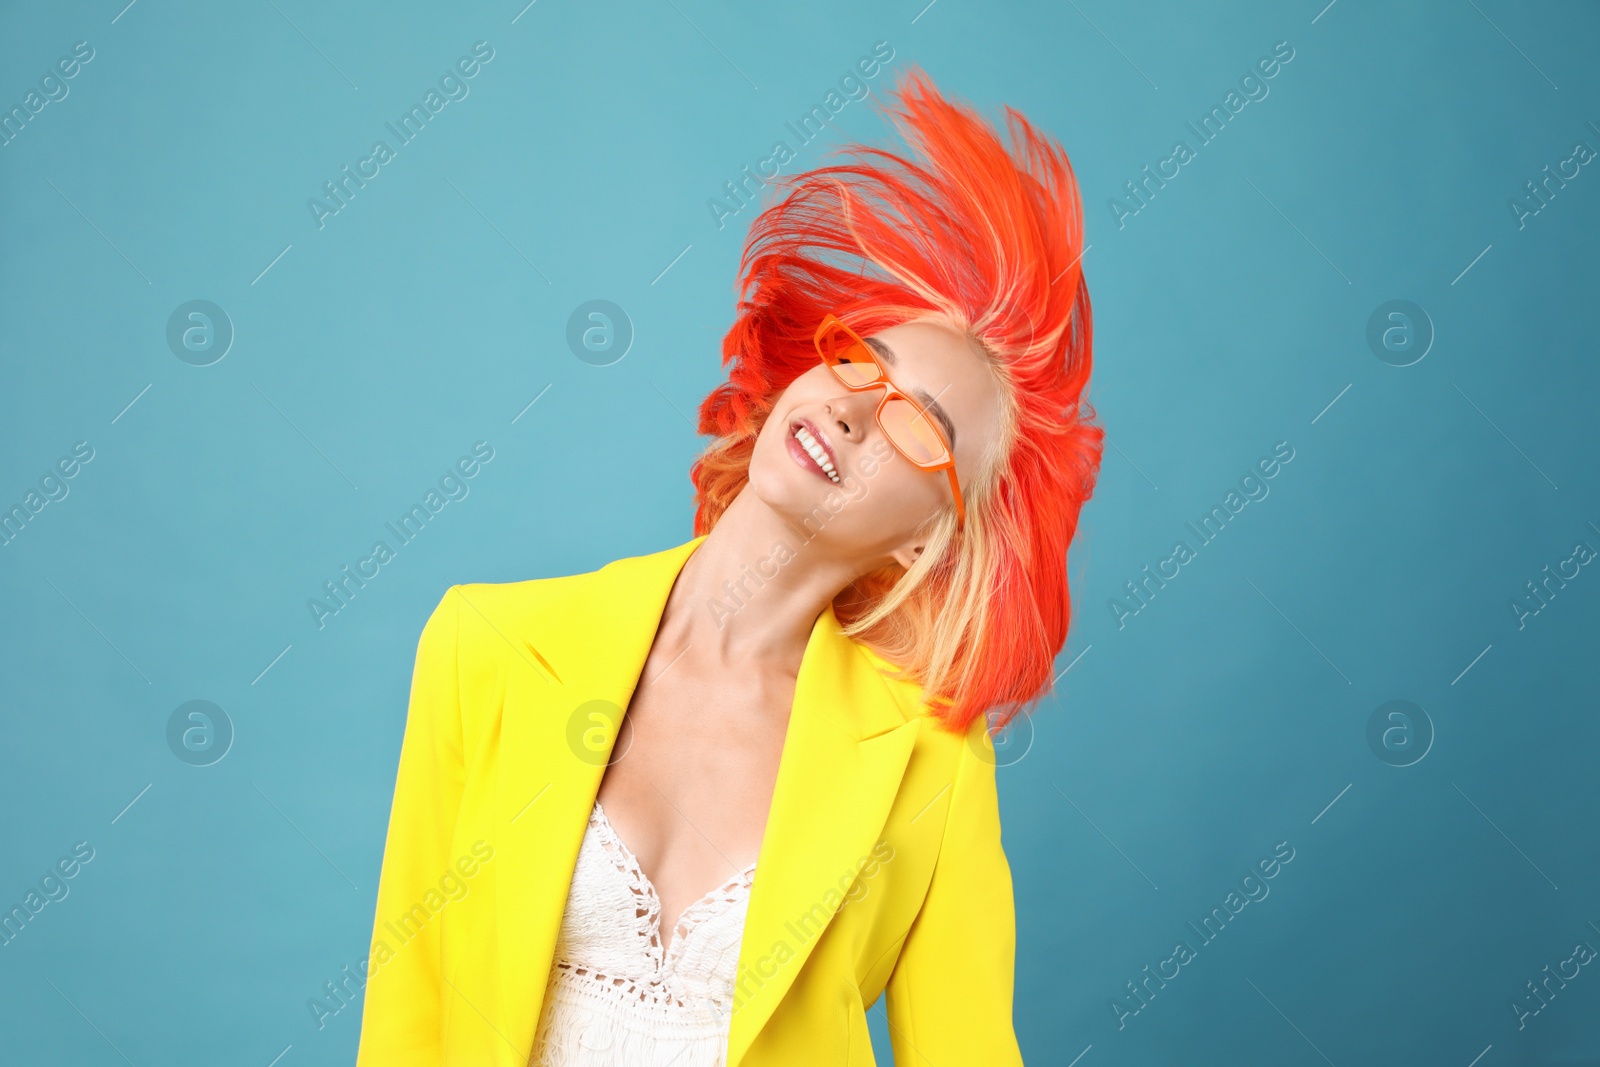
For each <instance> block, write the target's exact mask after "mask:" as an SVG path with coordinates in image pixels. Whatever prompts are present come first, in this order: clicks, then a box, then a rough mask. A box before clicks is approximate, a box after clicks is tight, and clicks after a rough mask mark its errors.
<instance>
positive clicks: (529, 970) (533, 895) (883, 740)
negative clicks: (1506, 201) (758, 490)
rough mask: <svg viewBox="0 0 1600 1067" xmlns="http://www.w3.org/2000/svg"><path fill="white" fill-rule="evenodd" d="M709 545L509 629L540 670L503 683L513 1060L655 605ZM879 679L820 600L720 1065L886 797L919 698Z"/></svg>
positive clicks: (752, 1027)
mask: <svg viewBox="0 0 1600 1067" xmlns="http://www.w3.org/2000/svg"><path fill="white" fill-rule="evenodd" d="M704 539H705V535H701V536H698V537H695V538H693V539H691V540H689V541H686V542H684V543H683V544H681V545H678V546H677V547H675V548H669V549H666V550H664V551H660V552H655V553H651V554H648V555H642V556H634V557H629V558H626V559H621V560H617V561H616V562H614V563H611V564H608V565H607V566H605V567H602V568H601V569H599V570H598V571H594V572H591V573H589V574H584V575H579V576H575V577H573V578H569V579H558V581H563V582H565V583H566V585H565V587H564V591H565V593H566V594H567V595H561V596H557V597H555V598H554V599H555V600H557V601H559V604H548V603H544V602H541V603H540V604H539V609H538V611H537V613H536V614H534V615H532V616H531V617H528V618H527V619H525V620H524V621H523V623H522V625H521V626H520V627H518V629H519V630H520V631H521V633H520V637H521V640H522V641H523V644H524V647H525V648H526V649H527V650H528V651H530V652H532V653H533V657H534V658H529V657H528V656H526V655H524V656H521V659H522V661H523V662H524V663H526V664H527V665H528V666H529V667H534V665H535V661H536V660H537V664H538V666H537V667H536V668H535V669H529V670H523V669H520V668H514V669H513V670H512V671H510V672H508V677H507V680H506V693H505V707H504V712H503V717H502V720H501V738H500V759H499V768H500V770H499V781H498V783H497V786H496V802H495V803H496V831H497V832H496V839H497V840H498V841H500V842H501V843H502V851H501V853H500V855H498V856H497V859H499V860H500V861H501V864H502V866H501V867H500V874H499V875H498V876H497V878H496V883H497V887H496V895H497V899H496V914H497V923H498V925H499V937H498V944H497V950H498V954H499V960H500V988H501V997H500V1005H499V1007H500V1009H501V1010H500V1019H501V1026H500V1029H501V1030H502V1036H504V1037H505V1038H506V1039H507V1040H506V1043H505V1045H506V1046H510V1048H511V1049H514V1050H515V1053H516V1054H518V1055H521V1056H522V1057H523V1060H522V1061H521V1063H525V1062H526V1056H527V1052H528V1049H529V1046H530V1045H531V1043H532V1040H533V1036H534V1031H535V1028H536V1026H537V1023H538V1014H539V1010H540V1008H541V1006H542V999H543V995H544V989H545V981H546V979H547V977H548V974H549V970H550V966H551V963H552V959H553V955H554V950H555V943H556V938H557V935H558V934H559V932H560V925H561V918H562V913H563V910H564V908H565V906H566V898H567V892H568V889H569V887H570V885H571V880H572V873H573V870H574V868H575V866H576V862H577V853H578V848H579V846H580V845H581V843H582V840H583V833H584V830H585V828H586V826H587V823H588V815H589V812H590V810H591V809H592V807H593V806H594V800H595V796H596V794H597V793H598V792H599V788H600V781H601V778H602V777H603V775H604V772H605V767H606V763H607V760H608V759H609V758H610V755H611V751H612V746H613V744H614V743H615V741H616V736H617V730H618V726H619V725H620V722H621V718H622V714H623V709H626V707H627V706H628V702H629V699H630V698H631V696H632V694H633V691H634V689H635V687H636V686H637V685H638V682H639V678H640V675H641V673H642V671H643V669H644V663H645V659H646V657H647V655H648V653H649V651H650V647H651V645H652V644H653V643H654V641H655V635H656V631H657V629H658V628H659V626H660V621H661V614H662V612H663V611H664V610H665V607H666V601H667V596H668V594H669V593H670V592H671V590H672V586H673V584H674V582H675V581H676V580H677V577H678V573H679V572H680V571H681V570H682V568H683V564H684V562H685V561H686V560H687V559H688V558H689V556H690V555H691V554H692V553H693V552H694V550H695V549H696V548H697V547H699V545H700V542H701V541H703V540H704ZM503 636H505V637H506V638H507V640H508V641H511V642H512V643H513V644H515V643H516V640H517V637H518V635H516V634H512V633H503ZM517 651H518V652H519V653H520V652H522V649H518V650H517ZM880 666H882V667H885V668H886V667H887V666H888V664H887V663H886V662H885V661H884V660H882V659H881V658H879V657H878V656H876V655H875V654H874V653H872V652H870V651H869V650H868V649H866V648H865V647H864V646H862V645H859V644H857V643H856V642H855V641H852V640H851V639H850V638H848V637H846V636H845V635H844V633H843V632H842V630H841V629H840V624H839V620H838V618H837V617H836V616H835V614H834V611H833V607H832V605H831V604H830V605H829V606H828V607H827V608H826V610H824V611H823V612H822V614H821V615H819V616H818V617H817V620H816V623H815V624H814V626H813V627H812V631H811V637H810V639H809V640H808V642H807V644H806V648H805V652H804V655H803V657H802V659H801V662H800V669H799V674H798V677H797V680H796V684H795V694H794V705H793V709H792V711H791V713H790V717H789V724H788V727H787V732H786V734H785V738H784V747H783V753H782V756H781V758H780V760H779V765H778V777H777V782H776V785H775V787H774V792H773V797H772V806H771V810H770V812H769V815H768V819H767V827H766V830H765V833H764V836H763V837H762V842H761V850H760V852H759V854H758V856H757V860H756V873H755V879H754V882H753V884H752V887H751V893H750V901H749V907H748V909H747V912H746V917H745V928H744V935H743V939H742V941H741V942H740V950H739V963H738V971H737V977H736V979H735V1001H734V1010H733V1017H732V1020H731V1024H730V1030H729V1037H728V1046H729V1047H728V1060H727V1062H728V1067H739V1064H740V1063H741V1061H742V1060H743V1059H744V1057H745V1055H746V1053H747V1052H748V1051H749V1049H750V1046H751V1044H752V1043H753V1042H754V1041H755V1039H756V1037H757V1035H758V1034H759V1032H760V1031H761V1028H762V1026H763V1025H765V1023H766V1022H767V1020H768V1019H769V1018H770V1017H771V1016H772V1013H773V1011H774V1010H775V1009H776V1008H777V1006H778V1004H779V1002H780V1001H781V1000H782V999H783V997H784V994H785V993H786V992H787V991H788V989H789V987H790V986H791V985H792V984H793V983H794V981H795V977H796V975H797V973H798V972H799V971H800V969H801V967H802V966H803V965H804V964H805V962H806V960H807V959H808V958H809V957H810V954H811V951H812V949H813V947H814V946H815V945H816V943H817V940H818V938H819V936H820V935H821V933H822V931H823V929H825V928H826V926H827V924H828V922H829V921H831V919H832V918H833V916H834V914H835V913H836V912H837V910H838V906H839V904H840V903H841V901H842V898H841V892H842V891H843V890H847V889H848V888H849V885H850V883H851V882H852V881H853V880H854V878H855V875H856V872H857V871H858V870H859V868H860V865H861V863H862V862H864V861H865V860H866V859H867V858H868V856H869V854H870V853H871V851H872V849H873V847H874V845H875V844H876V842H877V839H878V835H879V832H880V831H881V830H882V828H883V825H884V822H885V820H886V819H887V817H888V813H889V808H890V806H891V804H892V803H893V801H894V798H895V795H896V793H897V792H898V790H899V786H900V780H901V777H902V775H903V774H904V772H905V768H906V764H907V762H908V760H909V758H910V755H911V750H912V746H913V744H914V743H915V741H916V737H917V733H918V730H919V728H920V722H921V720H922V718H923V716H922V715H921V714H920V711H921V708H920V702H919V701H918V699H917V697H916V696H915V693H914V689H915V687H914V686H911V685H909V684H908V683H905V682H898V681H894V680H891V679H886V678H884V677H883V675H882V674H880V673H879V667H880ZM501 878H503V879H504V881H503V882H502V881H501V880H500V879H501ZM848 977H850V980H853V976H848ZM502 1049H503V1050H504V1051H508V1053H509V1051H510V1050H509V1049H506V1048H505V1046H502ZM508 1062H511V1061H510V1060H508ZM519 1067H520V1064H519Z"/></svg>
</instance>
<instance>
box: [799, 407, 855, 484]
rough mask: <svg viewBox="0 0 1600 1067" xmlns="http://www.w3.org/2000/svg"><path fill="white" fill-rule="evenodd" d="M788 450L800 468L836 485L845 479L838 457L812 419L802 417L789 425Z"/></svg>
mask: <svg viewBox="0 0 1600 1067" xmlns="http://www.w3.org/2000/svg"><path fill="white" fill-rule="evenodd" d="M788 448H789V455H791V456H793V457H794V461H795V462H796V463H798V464H800V466H802V467H804V468H805V469H806V470H808V471H812V472H814V473H815V474H816V475H817V476H818V477H819V478H826V479H827V480H828V481H830V482H832V483H833V484H834V485H839V484H841V482H842V480H843V479H842V478H841V477H840V475H839V464H838V457H836V456H835V455H834V452H833V448H832V447H831V446H830V445H829V443H828V439H827V437H826V436H824V435H823V433H822V431H821V430H819V429H817V426H816V424H815V423H813V422H812V421H811V420H810V419H808V418H805V417H804V416H802V417H800V418H798V419H795V420H794V421H793V422H791V423H790V424H789V444H788Z"/></svg>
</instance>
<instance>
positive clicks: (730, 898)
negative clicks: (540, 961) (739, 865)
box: [555, 800, 756, 1011]
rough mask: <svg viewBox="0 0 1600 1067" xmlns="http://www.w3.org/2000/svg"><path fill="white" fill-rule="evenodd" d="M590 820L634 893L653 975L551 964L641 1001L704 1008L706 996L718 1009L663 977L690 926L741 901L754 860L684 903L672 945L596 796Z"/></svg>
mask: <svg viewBox="0 0 1600 1067" xmlns="http://www.w3.org/2000/svg"><path fill="white" fill-rule="evenodd" d="M589 822H590V824H591V825H592V826H594V827H595V830H596V832H597V834H598V837H599V841H600V844H601V846H602V848H603V849H604V850H605V852H606V853H607V855H609V856H610V857H611V859H612V861H613V863H614V864H615V865H616V869H617V871H618V872H619V873H621V874H622V875H623V877H624V878H625V879H626V880H627V882H628V885H629V888H631V889H632V890H633V894H634V932H635V933H636V934H637V935H638V936H640V937H641V938H643V939H644V942H645V945H646V950H647V953H648V955H649V957H650V960H651V962H652V963H653V964H654V968H653V971H654V974H653V976H652V978H651V979H650V980H649V982H648V983H644V984H641V983H640V982H638V981H636V980H634V979H632V978H629V977H626V976H617V975H606V974H603V973H601V972H598V971H594V970H592V969H591V968H588V967H584V966H581V965H577V964H573V963H571V962H570V961H568V960H559V961H557V962H556V964H555V966H556V967H557V968H559V969H560V970H563V971H565V972H567V973H568V974H569V975H573V976H580V977H583V978H588V979H591V980H592V981H593V982H594V983H596V984H599V985H603V986H608V987H610V988H611V989H612V990H616V991H619V992H621V993H623V994H624V995H631V996H634V997H636V998H637V1000H638V1002H640V1003H653V1004H666V1005H670V1006H672V1007H679V1008H688V1007H695V1008H704V1007H705V1005H704V1004H703V1003H702V1001H704V1000H707V999H709V1000H710V1001H711V1004H712V1006H713V1007H712V1010H713V1011H716V1010H721V1008H722V1007H723V1005H722V1003H721V998H702V997H695V998H693V1003H690V1002H688V1001H685V1000H684V999H683V998H682V997H680V996H678V995H677V994H676V993H674V992H673V991H672V990H671V989H670V988H669V987H668V986H667V984H666V981H665V979H666V978H667V976H669V975H670V973H671V972H672V969H673V965H674V964H675V963H676V961H677V960H678V959H679V957H680V956H681V955H682V951H683V946H684V944H685V942H686V941H687V939H688V937H689V936H690V935H691V934H692V933H693V931H694V929H695V928H696V927H697V926H699V925H700V924H701V923H702V922H704V921H705V920H706V919H708V918H710V917H711V916H713V915H715V914H717V913H718V912H720V911H721V910H723V909H724V908H726V907H728V906H730V905H733V904H736V903H738V902H740V901H741V900H743V899H744V898H745V896H746V895H747V894H748V893H749V891H750V888H751V886H752V885H753V884H754V880H755V869H756V864H755V863H751V864H750V865H749V866H747V867H745V868H744V869H743V870H741V871H740V872H739V873H738V874H736V875H734V876H733V877H732V878H729V879H728V880H727V881H725V882H723V883H722V884H721V885H719V886H717V887H716V888H715V889H712V890H711V891H710V892H708V893H705V894H703V895H702V896H701V897H699V898H698V899H697V900H695V901H694V902H693V903H691V904H690V905H689V906H688V907H686V908H684V910H683V914H682V915H680V916H679V917H678V921H677V922H676V923H675V924H674V925H673V928H672V944H671V945H670V946H668V947H666V948H663V946H662V942H661V898H660V896H659V895H658V894H657V892H656V887H655V885H654V884H652V883H651V881H650V879H649V878H648V877H646V875H645V873H644V868H643V867H641V866H640V864H639V859H638V857H637V856H635V855H634V854H633V850H632V849H630V848H629V847H628V845H627V843H626V842H625V841H623V840H622V838H621V837H620V836H619V835H618V834H617V831H616V828H615V827H614V826H612V825H611V820H610V818H609V817H607V815H606V813H605V809H604V808H603V807H601V805H600V802H599V801H598V800H596V801H595V803H594V809H593V810H592V811H591V812H590V813H589Z"/></svg>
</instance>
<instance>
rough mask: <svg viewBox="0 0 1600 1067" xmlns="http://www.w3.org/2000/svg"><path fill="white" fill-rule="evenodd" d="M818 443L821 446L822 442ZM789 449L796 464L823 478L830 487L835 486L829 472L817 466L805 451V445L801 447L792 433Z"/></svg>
mask: <svg viewBox="0 0 1600 1067" xmlns="http://www.w3.org/2000/svg"><path fill="white" fill-rule="evenodd" d="M817 443H818V444H821V443H822V442H820V441H819V442H817ZM788 448H789V455H791V456H793V457H794V461H795V462H796V463H798V464H800V466H802V467H804V468H805V469H806V470H808V471H810V472H811V473H812V474H815V475H816V476H817V477H818V478H821V479H822V480H823V481H825V482H827V483H828V484H829V485H832V484H833V479H832V478H830V477H828V472H827V471H825V470H823V469H822V468H821V467H819V466H817V461H816V460H814V459H812V458H811V453H810V452H807V451H806V450H805V447H804V446H803V445H801V444H800V442H799V441H798V440H796V439H795V436H794V434H793V433H791V434H790V435H789V445H788Z"/></svg>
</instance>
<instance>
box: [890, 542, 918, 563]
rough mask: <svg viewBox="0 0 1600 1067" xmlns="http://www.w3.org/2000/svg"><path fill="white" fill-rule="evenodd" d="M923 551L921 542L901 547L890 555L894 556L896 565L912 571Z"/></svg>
mask: <svg viewBox="0 0 1600 1067" xmlns="http://www.w3.org/2000/svg"><path fill="white" fill-rule="evenodd" d="M922 549H923V545H922V543H921V542H920V541H919V542H917V543H915V544H910V545H901V546H900V547H899V548H897V549H895V550H894V551H893V552H892V553H890V554H891V555H892V556H894V561H895V562H896V563H898V564H900V566H902V567H904V568H905V569H906V570H910V569H911V565H912V564H913V563H915V562H917V559H918V557H920V556H921V555H922Z"/></svg>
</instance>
